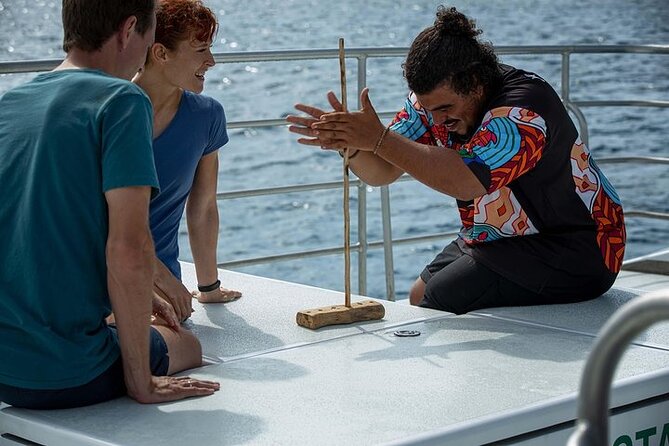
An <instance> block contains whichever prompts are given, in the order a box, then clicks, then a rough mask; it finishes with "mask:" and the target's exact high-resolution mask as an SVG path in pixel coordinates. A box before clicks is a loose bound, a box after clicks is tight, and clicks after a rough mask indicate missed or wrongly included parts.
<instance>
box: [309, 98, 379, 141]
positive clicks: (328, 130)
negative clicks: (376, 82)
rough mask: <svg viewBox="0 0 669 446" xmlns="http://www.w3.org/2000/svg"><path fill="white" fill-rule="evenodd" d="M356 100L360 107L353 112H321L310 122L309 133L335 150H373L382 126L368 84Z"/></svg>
mask: <svg viewBox="0 0 669 446" xmlns="http://www.w3.org/2000/svg"><path fill="white" fill-rule="evenodd" d="M360 103H361V104H362V109H360V111H357V112H350V113H349V112H332V113H326V114H322V115H321V116H320V119H319V120H318V121H316V122H313V123H311V129H312V134H313V135H314V136H316V138H317V140H318V141H319V142H320V143H321V144H324V145H326V146H328V147H331V148H334V149H337V150H341V149H346V148H349V149H357V150H364V151H367V152H371V151H373V150H374V148H375V147H376V142H377V141H378V140H379V138H380V137H381V135H382V134H383V131H384V128H385V127H384V126H383V124H382V123H381V121H380V120H379V116H378V115H377V114H376V110H374V106H373V105H372V101H371V100H370V99H369V89H368V88H365V89H363V90H362V92H361V93H360ZM314 131H315V132H314ZM303 144H306V142H305V143H303Z"/></svg>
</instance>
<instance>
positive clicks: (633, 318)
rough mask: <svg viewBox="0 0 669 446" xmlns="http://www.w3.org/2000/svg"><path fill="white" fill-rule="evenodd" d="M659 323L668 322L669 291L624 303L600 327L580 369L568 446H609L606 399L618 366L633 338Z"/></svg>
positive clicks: (658, 292)
mask: <svg viewBox="0 0 669 446" xmlns="http://www.w3.org/2000/svg"><path fill="white" fill-rule="evenodd" d="M663 320H669V289H668V290H662V291H657V292H654V293H650V294H646V295H643V296H641V297H638V298H636V299H634V300H632V301H631V302H628V303H626V304H625V305H623V306H622V307H621V308H620V309H619V310H618V311H616V312H615V314H614V315H613V316H612V317H611V318H610V319H609V320H608V321H607V322H606V324H605V325H604V327H602V329H601V330H600V331H599V334H598V335H597V341H596V343H595V346H594V347H593V349H592V352H590V355H589V356H588V360H587V362H586V364H585V369H584V370H583V376H582V378H581V387H580V391H579V397H578V422H577V424H576V429H575V430H574V432H573V433H572V435H571V437H570V438H569V441H568V443H567V445H568V446H599V445H608V444H609V399H610V398H609V396H610V390H611V383H612V382H613V376H614V374H615V372H616V368H617V366H618V363H619V362H620V359H621V358H622V356H623V353H625V351H626V350H627V348H628V347H629V345H630V343H631V342H632V340H634V338H636V337H637V336H638V335H639V334H640V333H641V332H642V331H644V330H645V329H647V328H649V327H650V326H651V325H653V324H655V323H657V322H660V321H663Z"/></svg>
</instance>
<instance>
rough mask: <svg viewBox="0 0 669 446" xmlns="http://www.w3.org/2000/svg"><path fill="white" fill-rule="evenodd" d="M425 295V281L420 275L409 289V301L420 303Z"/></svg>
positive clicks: (412, 303) (415, 303) (413, 303)
mask: <svg viewBox="0 0 669 446" xmlns="http://www.w3.org/2000/svg"><path fill="white" fill-rule="evenodd" d="M424 295H425V282H423V279H421V278H420V277H419V278H418V279H416V281H415V282H414V284H413V286H412V287H411V290H410V291H409V303H410V304H411V305H420V302H421V301H422V300H423V296H424Z"/></svg>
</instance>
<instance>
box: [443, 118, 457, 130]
mask: <svg viewBox="0 0 669 446" xmlns="http://www.w3.org/2000/svg"><path fill="white" fill-rule="evenodd" d="M458 122H460V120H459V119H447V120H446V121H444V125H445V126H446V127H447V128H448V130H455V127H457V125H458Z"/></svg>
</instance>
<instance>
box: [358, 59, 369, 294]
mask: <svg viewBox="0 0 669 446" xmlns="http://www.w3.org/2000/svg"><path fill="white" fill-rule="evenodd" d="M357 59H358V91H357V93H358V95H357V99H356V103H357V104H358V109H360V107H362V104H361V103H360V92H361V91H362V89H363V88H365V86H366V85H367V55H365V54H363V55H360V56H358V58H357ZM358 242H359V243H360V248H359V249H358V294H360V295H362V296H366V295H367V186H366V185H365V183H364V182H362V181H361V182H360V184H358Z"/></svg>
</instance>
